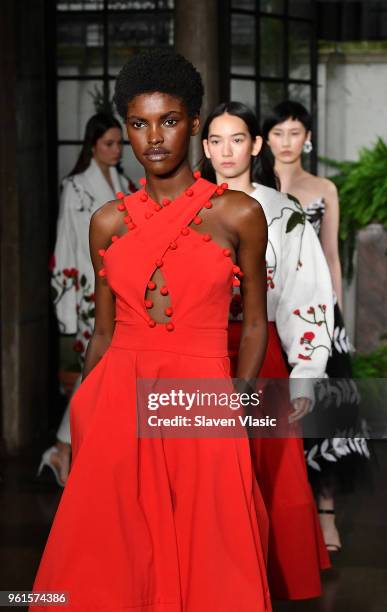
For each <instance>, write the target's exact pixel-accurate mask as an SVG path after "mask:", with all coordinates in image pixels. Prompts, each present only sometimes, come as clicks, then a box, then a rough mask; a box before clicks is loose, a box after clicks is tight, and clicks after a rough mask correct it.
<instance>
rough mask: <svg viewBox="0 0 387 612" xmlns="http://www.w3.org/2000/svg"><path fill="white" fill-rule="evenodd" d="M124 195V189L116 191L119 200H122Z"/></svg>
mask: <svg viewBox="0 0 387 612" xmlns="http://www.w3.org/2000/svg"><path fill="white" fill-rule="evenodd" d="M123 197H124V194H123V193H122V191H117V193H116V198H117V200H121V199H122V198H123Z"/></svg>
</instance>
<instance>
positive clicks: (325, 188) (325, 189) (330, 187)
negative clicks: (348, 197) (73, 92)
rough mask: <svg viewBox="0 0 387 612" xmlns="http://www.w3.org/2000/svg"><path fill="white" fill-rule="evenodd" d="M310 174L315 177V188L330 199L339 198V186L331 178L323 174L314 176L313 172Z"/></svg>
mask: <svg viewBox="0 0 387 612" xmlns="http://www.w3.org/2000/svg"><path fill="white" fill-rule="evenodd" d="M310 176H311V177H313V179H312V180H313V183H314V189H315V190H316V191H317V192H318V193H320V194H321V196H322V197H324V198H325V199H326V200H328V201H331V200H332V199H335V198H336V199H337V188H336V185H335V184H334V183H333V182H332V181H331V180H329V179H328V178H325V177H322V176H314V175H312V174H311V175H310Z"/></svg>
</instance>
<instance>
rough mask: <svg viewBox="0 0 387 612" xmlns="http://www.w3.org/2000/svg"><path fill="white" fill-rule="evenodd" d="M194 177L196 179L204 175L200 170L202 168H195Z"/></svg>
mask: <svg viewBox="0 0 387 612" xmlns="http://www.w3.org/2000/svg"><path fill="white" fill-rule="evenodd" d="M193 175H194V177H195V178H196V179H199V178H200V177H201V175H202V173H201V172H200V170H195V172H194V173H193Z"/></svg>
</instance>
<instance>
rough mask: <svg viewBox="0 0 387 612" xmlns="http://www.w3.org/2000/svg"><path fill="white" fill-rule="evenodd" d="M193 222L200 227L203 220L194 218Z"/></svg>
mask: <svg viewBox="0 0 387 612" xmlns="http://www.w3.org/2000/svg"><path fill="white" fill-rule="evenodd" d="M193 222H194V223H195V225H200V224H201V223H202V222H203V219H202V218H201V217H194V220H193Z"/></svg>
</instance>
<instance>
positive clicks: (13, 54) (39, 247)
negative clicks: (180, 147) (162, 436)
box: [0, 0, 49, 452]
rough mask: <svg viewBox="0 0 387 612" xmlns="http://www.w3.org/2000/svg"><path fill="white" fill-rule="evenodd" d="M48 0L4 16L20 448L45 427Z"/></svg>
mask: <svg viewBox="0 0 387 612" xmlns="http://www.w3.org/2000/svg"><path fill="white" fill-rule="evenodd" d="M44 4H45V3H44V0H3V2H2V6H1V8H2V10H1V17H0V75H1V76H0V78H1V81H2V82H1V87H0V117H1V123H2V125H1V130H0V211H1V212H0V223H1V247H0V248H1V253H0V255H1V258H0V283H1V284H0V308H1V312H0V316H1V430H2V431H1V434H2V440H3V443H5V447H6V449H7V450H8V451H10V452H15V451H17V450H18V449H19V448H20V447H22V446H24V445H25V444H27V443H28V442H30V441H31V439H33V438H34V436H35V435H36V432H38V431H39V430H40V429H41V428H42V429H44V427H45V419H46V415H47V404H48V401H47V390H48V377H47V371H48V361H49V360H48V304H49V301H48V270H47V267H48V208H49V202H48V196H47V173H46V163H47V145H46V140H47V137H46V105H47V101H46V91H45V76H46V75H45V66H46V62H45V48H44V44H45V32H44V23H45V19H44Z"/></svg>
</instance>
